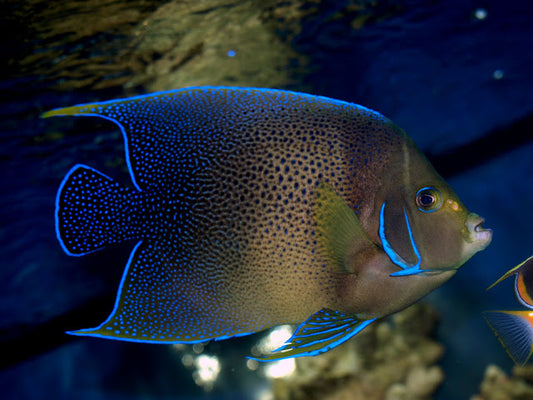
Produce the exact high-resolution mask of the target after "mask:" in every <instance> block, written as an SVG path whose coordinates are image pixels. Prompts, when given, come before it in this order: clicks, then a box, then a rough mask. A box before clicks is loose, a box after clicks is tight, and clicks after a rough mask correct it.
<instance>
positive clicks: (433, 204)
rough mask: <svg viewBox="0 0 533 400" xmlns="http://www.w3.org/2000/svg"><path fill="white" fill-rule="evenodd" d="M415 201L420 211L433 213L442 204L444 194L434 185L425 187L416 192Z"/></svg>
mask: <svg viewBox="0 0 533 400" xmlns="http://www.w3.org/2000/svg"><path fill="white" fill-rule="evenodd" d="M415 203H416V206H417V207H418V209H419V210H420V211H422V212H425V213H431V212H434V211H437V210H438V209H439V208H440V207H441V206H442V195H441V194H440V192H439V191H438V189H435V188H434V187H424V188H422V189H420V190H419V191H418V192H416V197H415Z"/></svg>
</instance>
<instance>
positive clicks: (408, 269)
mask: <svg viewBox="0 0 533 400" xmlns="http://www.w3.org/2000/svg"><path fill="white" fill-rule="evenodd" d="M386 204H387V202H386V201H385V202H383V205H382V206H381V210H380V212H379V238H380V239H381V244H382V245H383V250H384V251H385V253H386V254H387V255H388V256H389V258H390V260H391V261H392V262H393V263H394V264H396V265H397V266H398V267H400V268H401V269H402V270H401V271H397V272H393V273H392V274H390V276H406V275H416V274H420V273H422V272H427V271H426V270H422V269H420V265H421V263H422V258H421V256H420V251H419V250H418V247H416V243H415V239H414V237H413V230H412V229H411V224H410V223H409V218H408V217H407V213H406V212H405V208H404V209H403V214H404V216H405V224H406V225H407V231H408V232H409V240H410V241H411V247H412V248H413V252H414V253H415V256H416V259H417V262H416V263H415V264H409V263H408V262H407V261H405V260H404V259H403V258H402V257H401V256H400V255H399V254H398V253H397V252H396V251H395V250H394V249H393V248H392V246H391V244H390V242H389V241H388V240H387V237H386V236H385V205H386Z"/></svg>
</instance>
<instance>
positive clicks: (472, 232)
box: [463, 213, 492, 251]
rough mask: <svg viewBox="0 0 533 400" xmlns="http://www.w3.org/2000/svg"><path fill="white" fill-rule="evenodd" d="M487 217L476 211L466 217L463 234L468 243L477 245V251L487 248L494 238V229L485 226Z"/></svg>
mask: <svg viewBox="0 0 533 400" xmlns="http://www.w3.org/2000/svg"><path fill="white" fill-rule="evenodd" d="M484 222H485V219H484V218H482V217H480V216H479V215H477V214H475V213H470V214H468V216H467V217H466V221H465V226H464V229H463V236H464V239H465V240H466V242H467V243H471V244H473V245H475V246H476V247H477V249H476V251H480V250H483V249H484V248H486V247H487V246H488V245H489V244H490V242H491V240H492V230H491V229H486V228H483V223H484Z"/></svg>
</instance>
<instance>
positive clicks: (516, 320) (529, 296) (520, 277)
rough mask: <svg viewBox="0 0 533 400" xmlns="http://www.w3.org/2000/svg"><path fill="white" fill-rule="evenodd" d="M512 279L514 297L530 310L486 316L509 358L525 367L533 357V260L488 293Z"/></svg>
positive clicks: (503, 277)
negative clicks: (513, 278)
mask: <svg viewBox="0 0 533 400" xmlns="http://www.w3.org/2000/svg"><path fill="white" fill-rule="evenodd" d="M513 275H514V277H515V283H514V292H515V296H516V298H517V300H518V301H519V302H520V303H521V304H522V305H523V306H524V307H527V308H528V310H526V311H504V310H499V311H486V312H485V313H484V315H483V316H484V317H485V321H487V324H488V325H489V327H490V328H491V329H492V331H493V332H494V334H495V335H496V337H497V338H498V340H499V341H500V343H501V344H502V345H503V348H504V349H505V351H506V352H507V354H509V356H510V357H511V358H512V359H513V361H514V362H515V363H516V364H519V365H524V364H525V363H527V362H528V360H529V359H530V358H531V355H532V354H533V311H532V310H533V256H531V257H529V258H527V259H526V260H524V261H522V262H521V263H520V264H518V265H517V266H516V267H513V268H511V269H510V270H509V271H507V272H506V273H505V274H504V275H503V276H502V277H501V278H500V279H498V280H497V281H496V282H495V283H493V284H492V285H491V286H490V287H489V288H488V289H490V288H492V287H494V286H495V285H497V284H498V283H500V282H501V281H503V280H504V279H507V278H509V277H510V276H513ZM488 289H487V290H488Z"/></svg>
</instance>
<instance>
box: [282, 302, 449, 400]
mask: <svg viewBox="0 0 533 400" xmlns="http://www.w3.org/2000/svg"><path fill="white" fill-rule="evenodd" d="M391 320H392V323H391V322H390V321H389V320H383V321H379V322H377V323H375V324H373V325H370V326H369V327H368V328H366V329H365V330H364V331H363V332H361V333H360V334H359V335H357V336H356V337H355V338H353V339H351V340H349V341H348V342H346V343H344V344H343V345H341V346H339V347H338V348H336V349H333V350H331V351H329V352H327V353H325V354H322V355H320V356H316V357H304V358H300V359H297V362H296V364H297V368H296V371H295V373H294V374H292V375H291V376H289V377H285V378H280V379H274V380H273V389H274V395H275V398H276V399H277V400H300V399H302V400H303V399H305V400H312V399H320V400H343V399H346V400H348V399H350V400H357V399H361V400H363V399H364V400H427V399H430V398H431V396H432V394H433V393H434V392H435V390H436V389H437V388H438V386H439V385H440V384H441V383H442V381H443V379H444V374H443V372H442V370H441V368H440V367H439V366H438V365H436V362H437V361H438V360H439V359H440V358H441V357H442V354H443V352H444V348H443V346H442V345H441V344H440V343H438V342H436V341H435V340H433V339H431V334H432V333H433V331H434V329H435V327H436V325H437V322H438V315H437V313H436V311H435V310H434V309H433V308H432V307H431V306H429V305H427V304H415V305H413V306H411V307H410V308H408V309H406V310H404V311H401V312H399V313H397V314H395V315H394V316H393V317H392V318H391Z"/></svg>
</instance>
